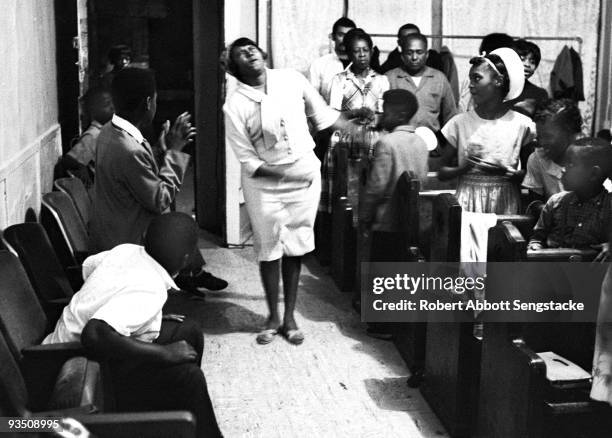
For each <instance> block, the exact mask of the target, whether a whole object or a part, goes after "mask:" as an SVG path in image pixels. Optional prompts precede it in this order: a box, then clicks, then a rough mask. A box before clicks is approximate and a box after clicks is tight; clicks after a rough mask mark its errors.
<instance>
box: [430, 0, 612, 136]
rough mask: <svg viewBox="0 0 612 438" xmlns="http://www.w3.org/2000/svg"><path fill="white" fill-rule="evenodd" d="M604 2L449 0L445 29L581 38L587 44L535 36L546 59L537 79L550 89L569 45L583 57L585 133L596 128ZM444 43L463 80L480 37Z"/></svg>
mask: <svg viewBox="0 0 612 438" xmlns="http://www.w3.org/2000/svg"><path fill="white" fill-rule="evenodd" d="M599 3H600V2H599V0H539V1H537V2H535V1H530V0H519V1H512V2H508V1H505V0H471V1H469V2H467V1H462V0H447V1H444V3H443V12H442V15H443V20H444V22H443V29H444V33H445V34H447V35H450V34H455V35H456V34H460V35H483V36H484V35H486V34H488V33H491V32H506V33H508V34H510V35H512V36H516V37H518V36H557V37H560V36H564V37H565V36H568V37H572V36H579V37H581V38H582V39H583V44H582V47H580V45H579V44H578V43H576V42H571V41H541V40H534V41H533V42H535V43H536V44H537V45H538V46H539V47H540V50H541V52H542V61H541V62H540V66H539V67H538V69H537V70H536V72H535V74H534V76H533V77H532V78H531V81H532V82H533V83H534V84H536V85H538V86H541V87H543V88H545V89H549V82H550V72H551V70H552V67H553V65H554V62H555V59H556V58H557V55H558V54H559V52H561V49H563V46H564V45H568V46H573V48H574V49H575V50H576V51H578V52H579V53H580V55H581V59H582V68H583V75H584V94H585V98H586V101H585V102H583V103H581V104H580V107H581V111H582V115H583V118H584V125H583V126H584V130H585V133H590V131H591V126H592V122H593V110H594V107H595V89H596V68H597V43H598V23H599V12H600V4H599ZM604 3H605V2H604ZM443 44H446V45H447V46H448V47H449V48H450V49H451V51H452V52H453V55H454V58H455V62H456V64H457V69H458V71H459V81H460V83H461V82H462V81H463V80H465V78H467V75H468V72H469V59H470V58H471V57H472V56H474V55H476V54H477V51H478V46H479V45H480V40H455V39H445V40H444V43H443Z"/></svg>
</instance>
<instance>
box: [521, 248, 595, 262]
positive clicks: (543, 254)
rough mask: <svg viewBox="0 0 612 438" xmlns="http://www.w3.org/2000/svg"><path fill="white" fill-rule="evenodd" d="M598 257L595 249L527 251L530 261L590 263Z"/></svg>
mask: <svg viewBox="0 0 612 438" xmlns="http://www.w3.org/2000/svg"><path fill="white" fill-rule="evenodd" d="M595 257H597V251H596V250H593V249H573V248H543V249H537V250H528V251H527V260H528V261H538V262H549V261H557V262H589V261H592V260H594V259H595Z"/></svg>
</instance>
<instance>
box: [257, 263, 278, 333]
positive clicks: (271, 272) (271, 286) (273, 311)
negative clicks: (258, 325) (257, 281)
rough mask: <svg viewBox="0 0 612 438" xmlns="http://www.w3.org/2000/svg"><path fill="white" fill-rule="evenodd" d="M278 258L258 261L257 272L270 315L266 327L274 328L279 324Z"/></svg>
mask: <svg viewBox="0 0 612 438" xmlns="http://www.w3.org/2000/svg"><path fill="white" fill-rule="evenodd" d="M279 264H280V260H272V261H269V262H260V263H259V273H260V274H261V281H262V283H263V287H264V290H265V292H266V301H267V302H268V310H269V311H270V316H269V317H268V321H267V322H266V328H267V329H276V328H278V327H279V326H280V317H279V315H278V294H279V280H280V277H279V268H280V266H279Z"/></svg>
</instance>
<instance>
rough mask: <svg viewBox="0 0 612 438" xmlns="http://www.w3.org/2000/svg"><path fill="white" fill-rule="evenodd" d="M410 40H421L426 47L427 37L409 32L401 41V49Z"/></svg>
mask: <svg viewBox="0 0 612 438" xmlns="http://www.w3.org/2000/svg"><path fill="white" fill-rule="evenodd" d="M412 40H419V41H422V42H423V44H425V48H426V49H427V47H428V43H427V37H426V36H425V35H423V34H421V33H411V34H410V35H407V36H406V38H405V39H404V40H403V41H402V49H403V48H404V46H407V45H408V44H409V43H410V41H412Z"/></svg>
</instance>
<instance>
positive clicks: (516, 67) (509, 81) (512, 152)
mask: <svg viewBox="0 0 612 438" xmlns="http://www.w3.org/2000/svg"><path fill="white" fill-rule="evenodd" d="M470 63H471V64H472V67H471V69H470V93H471V95H472V99H473V100H474V104H475V108H474V109H473V110H470V111H468V112H467V113H462V114H458V115H456V116H455V117H453V118H452V119H451V120H450V121H449V122H448V123H447V124H446V125H445V126H444V127H443V128H442V134H443V135H444V137H445V139H446V141H447V142H448V144H449V145H450V146H451V147H450V148H449V147H447V148H446V151H447V152H446V153H445V155H446V157H447V158H449V157H451V156H454V157H456V158H457V159H458V166H457V167H442V168H441V169H440V171H439V172H438V177H439V178H440V179H441V180H445V179H451V178H455V177H459V183H458V186H457V200H458V201H459V203H460V204H461V206H462V207H463V209H464V210H465V211H470V212H478V213H496V214H516V213H518V211H519V201H520V198H519V189H518V184H517V183H515V181H514V180H515V179H518V178H520V172H518V171H517V170H518V167H519V154H520V151H521V147H522V146H524V145H526V144H527V143H528V142H529V141H530V139H531V137H532V132H533V128H532V126H533V122H532V121H531V119H529V118H528V117H526V116H524V115H522V114H519V113H517V112H515V111H513V110H512V109H511V105H512V104H511V103H510V102H509V101H511V100H513V99H516V98H517V97H518V96H519V95H520V94H521V92H522V90H523V85H524V83H525V76H524V74H523V64H522V62H521V59H520V58H519V56H518V55H517V54H516V52H514V51H513V50H512V49H508V48H500V49H496V50H494V51H492V52H491V53H490V54H488V55H486V56H479V57H475V58H472V59H471V60H470Z"/></svg>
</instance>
